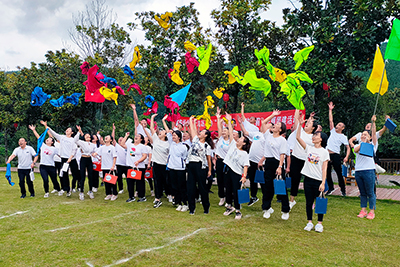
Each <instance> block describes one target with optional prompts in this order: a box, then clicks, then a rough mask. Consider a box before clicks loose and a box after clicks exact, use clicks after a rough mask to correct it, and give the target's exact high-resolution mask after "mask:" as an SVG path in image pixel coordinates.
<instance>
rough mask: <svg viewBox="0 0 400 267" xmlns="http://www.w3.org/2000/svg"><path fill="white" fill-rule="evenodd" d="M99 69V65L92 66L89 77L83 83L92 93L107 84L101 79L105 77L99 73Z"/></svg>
mask: <svg viewBox="0 0 400 267" xmlns="http://www.w3.org/2000/svg"><path fill="white" fill-rule="evenodd" d="M98 70H99V67H97V65H94V66H93V67H91V68H90V69H89V71H88V73H87V76H88V79H87V81H85V82H84V83H83V84H84V85H86V88H87V89H88V90H89V92H91V93H94V92H96V91H98V90H99V89H100V88H101V87H103V86H105V84H104V83H103V82H101V81H100V79H103V78H104V76H103V74H101V73H97V71H98Z"/></svg>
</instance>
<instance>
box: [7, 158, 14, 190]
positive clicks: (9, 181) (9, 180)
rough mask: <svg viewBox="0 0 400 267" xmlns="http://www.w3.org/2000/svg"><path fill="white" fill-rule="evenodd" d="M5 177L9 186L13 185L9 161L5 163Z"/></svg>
mask: <svg viewBox="0 0 400 267" xmlns="http://www.w3.org/2000/svg"><path fill="white" fill-rule="evenodd" d="M6 179H7V181H8V183H9V184H10V185H11V186H14V185H15V183H13V182H11V164H10V163H7V170H6Z"/></svg>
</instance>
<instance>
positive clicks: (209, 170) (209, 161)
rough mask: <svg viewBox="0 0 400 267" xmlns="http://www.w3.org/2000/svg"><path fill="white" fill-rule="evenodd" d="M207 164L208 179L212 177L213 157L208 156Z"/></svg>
mask: <svg viewBox="0 0 400 267" xmlns="http://www.w3.org/2000/svg"><path fill="white" fill-rule="evenodd" d="M207 163H208V174H207V177H210V176H211V169H212V165H211V156H210V155H207Z"/></svg>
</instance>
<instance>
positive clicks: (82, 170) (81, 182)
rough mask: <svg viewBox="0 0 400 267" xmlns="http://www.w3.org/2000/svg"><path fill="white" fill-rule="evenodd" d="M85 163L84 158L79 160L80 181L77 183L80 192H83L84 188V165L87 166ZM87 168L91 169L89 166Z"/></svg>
mask: <svg viewBox="0 0 400 267" xmlns="http://www.w3.org/2000/svg"><path fill="white" fill-rule="evenodd" d="M87 163H88V162H87V161H86V158H85V157H82V158H81V163H80V167H81V168H80V177H81V179H80V181H79V185H80V186H79V191H80V192H82V193H83V192H84V187H85V179H86V167H87V166H86V165H87ZM89 167H91V165H90V166H89ZM90 190H92V188H90V189H89V191H90Z"/></svg>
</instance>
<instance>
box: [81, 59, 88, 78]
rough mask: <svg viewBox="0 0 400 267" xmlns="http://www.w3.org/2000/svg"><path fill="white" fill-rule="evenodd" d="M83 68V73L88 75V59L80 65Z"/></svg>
mask: <svg viewBox="0 0 400 267" xmlns="http://www.w3.org/2000/svg"><path fill="white" fill-rule="evenodd" d="M80 68H81V70H82V74H83V75H87V73H88V71H89V68H90V66H89V63H87V62H86V61H85V62H83V63H82V65H81V66H80Z"/></svg>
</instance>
